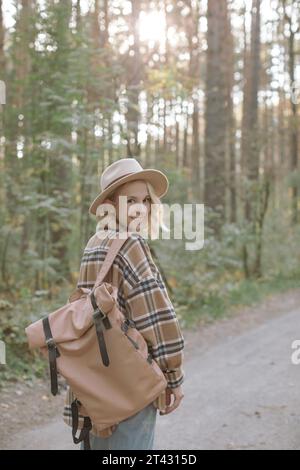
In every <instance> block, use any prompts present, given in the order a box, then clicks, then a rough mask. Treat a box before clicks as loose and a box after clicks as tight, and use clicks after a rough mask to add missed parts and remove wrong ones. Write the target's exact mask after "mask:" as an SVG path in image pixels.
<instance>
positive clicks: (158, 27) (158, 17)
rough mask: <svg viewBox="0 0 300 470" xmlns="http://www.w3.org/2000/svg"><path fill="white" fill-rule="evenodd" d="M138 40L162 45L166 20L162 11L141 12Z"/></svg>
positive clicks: (164, 37)
mask: <svg viewBox="0 0 300 470" xmlns="http://www.w3.org/2000/svg"><path fill="white" fill-rule="evenodd" d="M139 34H140V40H141V41H143V42H148V43H157V42H158V43H160V44H162V45H163V44H164V43H165V39H166V18H165V14H164V12H163V11H152V12H150V13H146V12H144V11H142V12H141V14H140V18H139Z"/></svg>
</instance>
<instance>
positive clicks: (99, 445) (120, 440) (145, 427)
mask: <svg viewBox="0 0 300 470" xmlns="http://www.w3.org/2000/svg"><path fill="white" fill-rule="evenodd" d="M156 416H157V408H155V406H154V405H153V403H152V402H151V403H150V405H148V406H146V407H145V408H143V409H142V410H141V411H139V412H138V413H136V414H135V415H133V416H130V418H127V419H125V420H124V421H121V422H120V423H119V424H118V426H117V429H116V430H115V431H114V432H113V433H112V435H111V436H109V437H106V438H105V437H98V436H95V435H94V434H92V433H90V444H91V450H144V449H146V450H151V449H153V442H154V432H155V424H156ZM80 449H81V450H82V449H83V442H82V443H81V446H80Z"/></svg>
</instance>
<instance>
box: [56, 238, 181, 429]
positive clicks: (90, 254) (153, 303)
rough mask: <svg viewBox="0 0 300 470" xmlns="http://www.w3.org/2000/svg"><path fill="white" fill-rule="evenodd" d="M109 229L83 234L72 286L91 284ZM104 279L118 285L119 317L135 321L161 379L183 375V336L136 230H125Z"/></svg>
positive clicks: (173, 383) (173, 381)
mask: <svg viewBox="0 0 300 470" xmlns="http://www.w3.org/2000/svg"><path fill="white" fill-rule="evenodd" d="M114 234H115V232H114V231H113V230H110V231H109V232H108V234H107V236H106V237H105V238H104V239H100V238H99V237H98V236H97V233H95V234H94V235H93V236H92V237H91V238H90V239H89V241H88V243H87V245H86V247H85V249H84V253H83V257H82V261H81V265H80V272H79V279H78V283H77V287H86V288H89V289H91V288H92V287H93V286H94V283H95V281H96V277H97V274H98V272H99V270H100V269H101V266H102V263H103V261H104V258H105V256H106V253H107V251H108V248H109V246H110V244H111V242H112V239H113V236H114ZM105 281H107V282H110V283H111V284H113V285H114V286H117V287H118V297H117V303H118V307H119V309H120V310H121V311H122V312H123V314H124V315H125V317H128V318H130V319H132V320H133V321H134V323H135V327H136V328H137V329H138V330H139V331H140V333H141V334H142V335H143V337H144V339H145V340H146V342H147V345H148V348H149V352H150V353H151V354H152V357H153V359H155V360H156V362H157V363H158V365H159V367H160V368H161V370H162V371H163V373H164V375H165V377H166V379H167V382H168V387H169V388H175V387H178V386H179V385H181V384H182V383H183V381H184V370H183V368H182V366H183V349H184V337H183V335H182V332H181V329H180V326H179V322H178V319H177V317H176V313H175V311H174V307H173V305H172V302H171V300H170V298H169V295H168V292H167V289H166V286H165V284H164V281H163V279H162V276H161V274H160V272H159V270H158V268H157V266H156V264H155V263H154V261H153V258H152V255H151V252H150V248H149V245H148V243H147V241H146V239H145V238H143V237H142V236H141V235H140V234H138V233H131V234H130V236H129V237H128V239H127V240H126V241H125V243H124V244H123V246H122V247H121V249H120V251H119V253H118V254H117V256H116V258H115V260H114V262H113V265H112V267H111V269H110V271H109V273H108V275H107V277H106V278H105ZM73 398H74V397H73V394H72V391H71V390H70V389H69V390H68V391H67V395H66V401H65V408H64V416H65V418H66V417H68V416H70V414H71V413H70V407H71V401H72V400H73ZM70 424H71V423H70Z"/></svg>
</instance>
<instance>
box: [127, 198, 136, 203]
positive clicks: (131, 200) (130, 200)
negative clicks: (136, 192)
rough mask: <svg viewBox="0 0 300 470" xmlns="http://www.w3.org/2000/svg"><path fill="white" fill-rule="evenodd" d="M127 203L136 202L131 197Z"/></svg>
mask: <svg viewBox="0 0 300 470" xmlns="http://www.w3.org/2000/svg"><path fill="white" fill-rule="evenodd" d="M127 202H129V203H131V202H135V200H134V199H133V198H132V197H130V198H129V199H127Z"/></svg>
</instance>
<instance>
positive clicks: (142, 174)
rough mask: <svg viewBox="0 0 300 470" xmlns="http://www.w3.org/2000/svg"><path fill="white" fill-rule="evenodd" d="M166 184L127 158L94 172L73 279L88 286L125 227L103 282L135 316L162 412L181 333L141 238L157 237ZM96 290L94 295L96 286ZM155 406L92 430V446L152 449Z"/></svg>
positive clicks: (176, 373)
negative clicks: (86, 228) (96, 183)
mask: <svg viewBox="0 0 300 470" xmlns="http://www.w3.org/2000/svg"><path fill="white" fill-rule="evenodd" d="M168 186H169V183H168V179H167V177H166V176H165V175H164V174H163V173H162V172H160V171H158V170H154V169H143V168H142V167H141V165H140V164H139V162H138V161H137V160H136V159H134V158H124V159H121V160H118V161H116V162H114V163H112V164H111V165H110V166H108V167H107V168H106V169H105V171H104V172H103V174H102V176H101V188H102V191H101V193H100V194H99V195H98V196H97V197H96V199H95V200H94V201H93V203H92V204H91V206H90V209H89V211H90V213H91V214H93V215H96V216H97V220H98V224H97V229H96V233H95V235H93V236H92V237H91V239H90V240H89V241H88V243H87V246H86V248H85V250H84V254H83V258H82V262H81V266H80V273H79V280H78V284H77V285H78V287H87V288H92V287H93V285H94V283H95V280H96V277H97V273H98V272H99V270H100V268H101V265H102V263H103V261H104V258H105V255H106V253H107V250H108V248H109V246H110V244H111V242H112V239H113V237H114V235H115V234H116V232H120V231H122V230H126V231H127V233H129V237H128V239H127V240H126V241H125V243H124V245H123V246H122V248H121V250H120V252H119V253H118V255H117V257H116V259H115V260H114V263H113V265H112V267H111V270H110V272H109V275H108V277H107V282H111V283H112V284H113V285H115V286H117V287H118V299H117V300H118V304H119V308H120V309H121V310H122V312H123V313H124V315H125V316H126V317H129V318H130V319H131V320H133V321H134V323H135V327H136V328H137V329H138V330H139V331H140V332H141V334H142V335H143V336H144V338H145V340H146V342H147V344H148V347H149V352H151V354H152V357H153V359H154V360H156V361H157V363H158V365H159V366H160V368H161V369H162V371H163V372H164V374H165V377H166V378H167V381H168V387H167V389H166V402H167V407H166V411H165V412H160V414H161V415H162V414H169V413H171V412H172V411H174V410H175V409H176V408H177V407H178V406H179V404H180V402H181V400H182V398H183V396H184V395H183V392H182V387H181V385H182V383H183V380H184V371H183V369H182V365H183V364H182V363H183V348H184V338H183V335H182V333H181V330H180V327H179V323H178V320H177V318H176V314H175V311H174V308H173V305H172V303H171V301H170V298H169V295H168V292H167V289H166V286H165V284H164V282H163V279H162V276H161V274H160V272H159V270H158V268H157V266H156V264H155V263H154V261H153V258H152V256H151V252H150V249H149V246H148V243H147V241H146V237H147V236H148V235H149V234H150V236H151V238H157V236H158V228H159V227H160V226H161V227H163V228H164V229H166V227H164V225H163V223H162V214H163V212H162V205H161V201H160V197H162V196H163V195H164V194H165V193H166V192H167V189H168ZM124 202H125V204H124ZM103 209H104V210H108V215H104V210H103ZM101 211H102V213H101ZM95 296H96V299H97V289H95ZM71 393H72V392H71V391H69V395H71ZM172 398H173V400H172ZM71 401H72V396H70V397H69V404H68V403H66V406H65V416H69V406H70V402H71ZM159 408H160V407H159V404H158V402H157V400H156V401H155V402H153V403H150V404H149V405H148V406H147V407H146V408H144V409H143V410H141V411H140V412H138V413H137V414H135V415H134V416H131V417H130V418H128V419H126V420H124V421H122V422H121V423H117V424H116V425H115V426H112V427H111V428H110V429H108V430H105V431H106V432H97V431H96V430H94V429H92V431H91V434H90V443H91V449H97V450H98V449H107V450H115V449H116V450H124V449H132V450H133V449H134V450H139V449H152V448H153V443H154V432H155V425H156V417H157V411H158V409H159ZM69 424H70V423H69ZM81 448H82V449H83V444H82V446H81Z"/></svg>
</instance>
